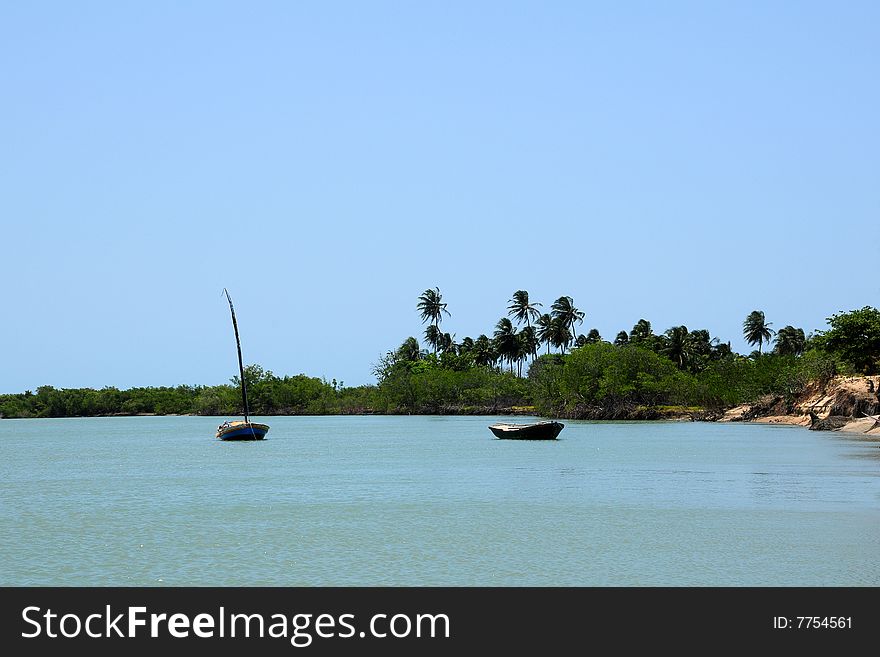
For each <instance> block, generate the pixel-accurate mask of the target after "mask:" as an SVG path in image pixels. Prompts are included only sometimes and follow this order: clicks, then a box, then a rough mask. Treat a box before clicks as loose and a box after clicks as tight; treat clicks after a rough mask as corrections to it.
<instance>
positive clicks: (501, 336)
mask: <svg viewBox="0 0 880 657" xmlns="http://www.w3.org/2000/svg"><path fill="white" fill-rule="evenodd" d="M494 336H495V337H494V342H495V350H496V351H497V352H498V355H499V356H500V357H501V359H502V360H506V361H507V362H508V363H510V371H511V372H513V361H514V360H516V358H517V356H518V355H519V337H518V336H517V334H516V328H515V327H514V325H513V324H512V323H511V321H510V320H509V319H507V317H502V318H501V319H500V320H498V324H496V325H495V333H494Z"/></svg>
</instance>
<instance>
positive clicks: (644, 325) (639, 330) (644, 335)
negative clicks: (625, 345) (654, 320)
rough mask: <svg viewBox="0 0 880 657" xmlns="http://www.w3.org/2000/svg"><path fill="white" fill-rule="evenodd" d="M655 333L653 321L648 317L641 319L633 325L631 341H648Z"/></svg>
mask: <svg viewBox="0 0 880 657" xmlns="http://www.w3.org/2000/svg"><path fill="white" fill-rule="evenodd" d="M653 335H654V331H653V329H652V328H651V322H649V321H648V320H647V319H640V320H639V321H637V322H636V323H635V326H633V327H632V331H630V332H629V341H630V342H647V341H648V340H649V339H650V338H651V337H652V336H653Z"/></svg>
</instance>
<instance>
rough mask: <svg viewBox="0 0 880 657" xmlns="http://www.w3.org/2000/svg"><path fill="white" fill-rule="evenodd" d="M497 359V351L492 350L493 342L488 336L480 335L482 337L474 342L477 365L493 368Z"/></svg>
mask: <svg viewBox="0 0 880 657" xmlns="http://www.w3.org/2000/svg"><path fill="white" fill-rule="evenodd" d="M497 359H498V356H496V354H495V350H494V349H493V348H492V342H491V341H490V340H489V338H488V337H487V336H485V335H480V337H478V338H477V339H476V340H474V362H475V363H476V364H477V365H483V366H484V367H491V366H492V365H493V364H494V363H495V361H496V360H497Z"/></svg>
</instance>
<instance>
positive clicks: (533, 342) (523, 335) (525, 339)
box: [519, 326, 541, 360]
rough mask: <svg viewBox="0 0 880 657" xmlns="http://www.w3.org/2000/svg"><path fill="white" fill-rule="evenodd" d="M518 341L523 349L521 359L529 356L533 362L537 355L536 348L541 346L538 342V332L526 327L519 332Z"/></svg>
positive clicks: (532, 327)
mask: <svg viewBox="0 0 880 657" xmlns="http://www.w3.org/2000/svg"><path fill="white" fill-rule="evenodd" d="M519 339H520V342H521V343H522V347H523V349H525V354H524V356H523V359H525V358H526V357H528V356H531V357H532V359H533V360H534V359H535V357H536V356H537V355H538V347H539V346H540V344H541V343H540V342H539V341H538V332H537V331H536V330H535V327H534V326H526V327H525V328H524V329H523V330H522V331H520V332H519Z"/></svg>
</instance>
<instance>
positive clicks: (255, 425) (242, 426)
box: [217, 288, 269, 440]
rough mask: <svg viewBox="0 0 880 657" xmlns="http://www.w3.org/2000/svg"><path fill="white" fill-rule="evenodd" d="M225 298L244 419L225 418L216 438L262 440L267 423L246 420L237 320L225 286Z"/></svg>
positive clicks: (266, 431)
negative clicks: (227, 304) (236, 354)
mask: <svg viewBox="0 0 880 657" xmlns="http://www.w3.org/2000/svg"><path fill="white" fill-rule="evenodd" d="M223 293H224V294H225V295H226V300H227V301H229V312H230V313H231V314H232V328H233V330H234V331H235V347H236V349H237V350H238V373H239V382H240V383H241V403H242V408H243V410H244V421H242V420H233V421H231V422H230V421H229V420H227V421H226V422H224V423H223V424H221V425H220V426H219V427H217V438H219V439H220V440H263V438H265V437H266V434H267V433H268V432H269V425H268V424H260V423H259V422H251V421H250V420H248V399H247V386H246V385H245V380H244V362H243V361H242V359H241V340H240V339H239V337H238V322H237V321H236V320H235V308H233V307H232V297H230V296H229V292H228V291H227V290H226V288H223Z"/></svg>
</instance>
